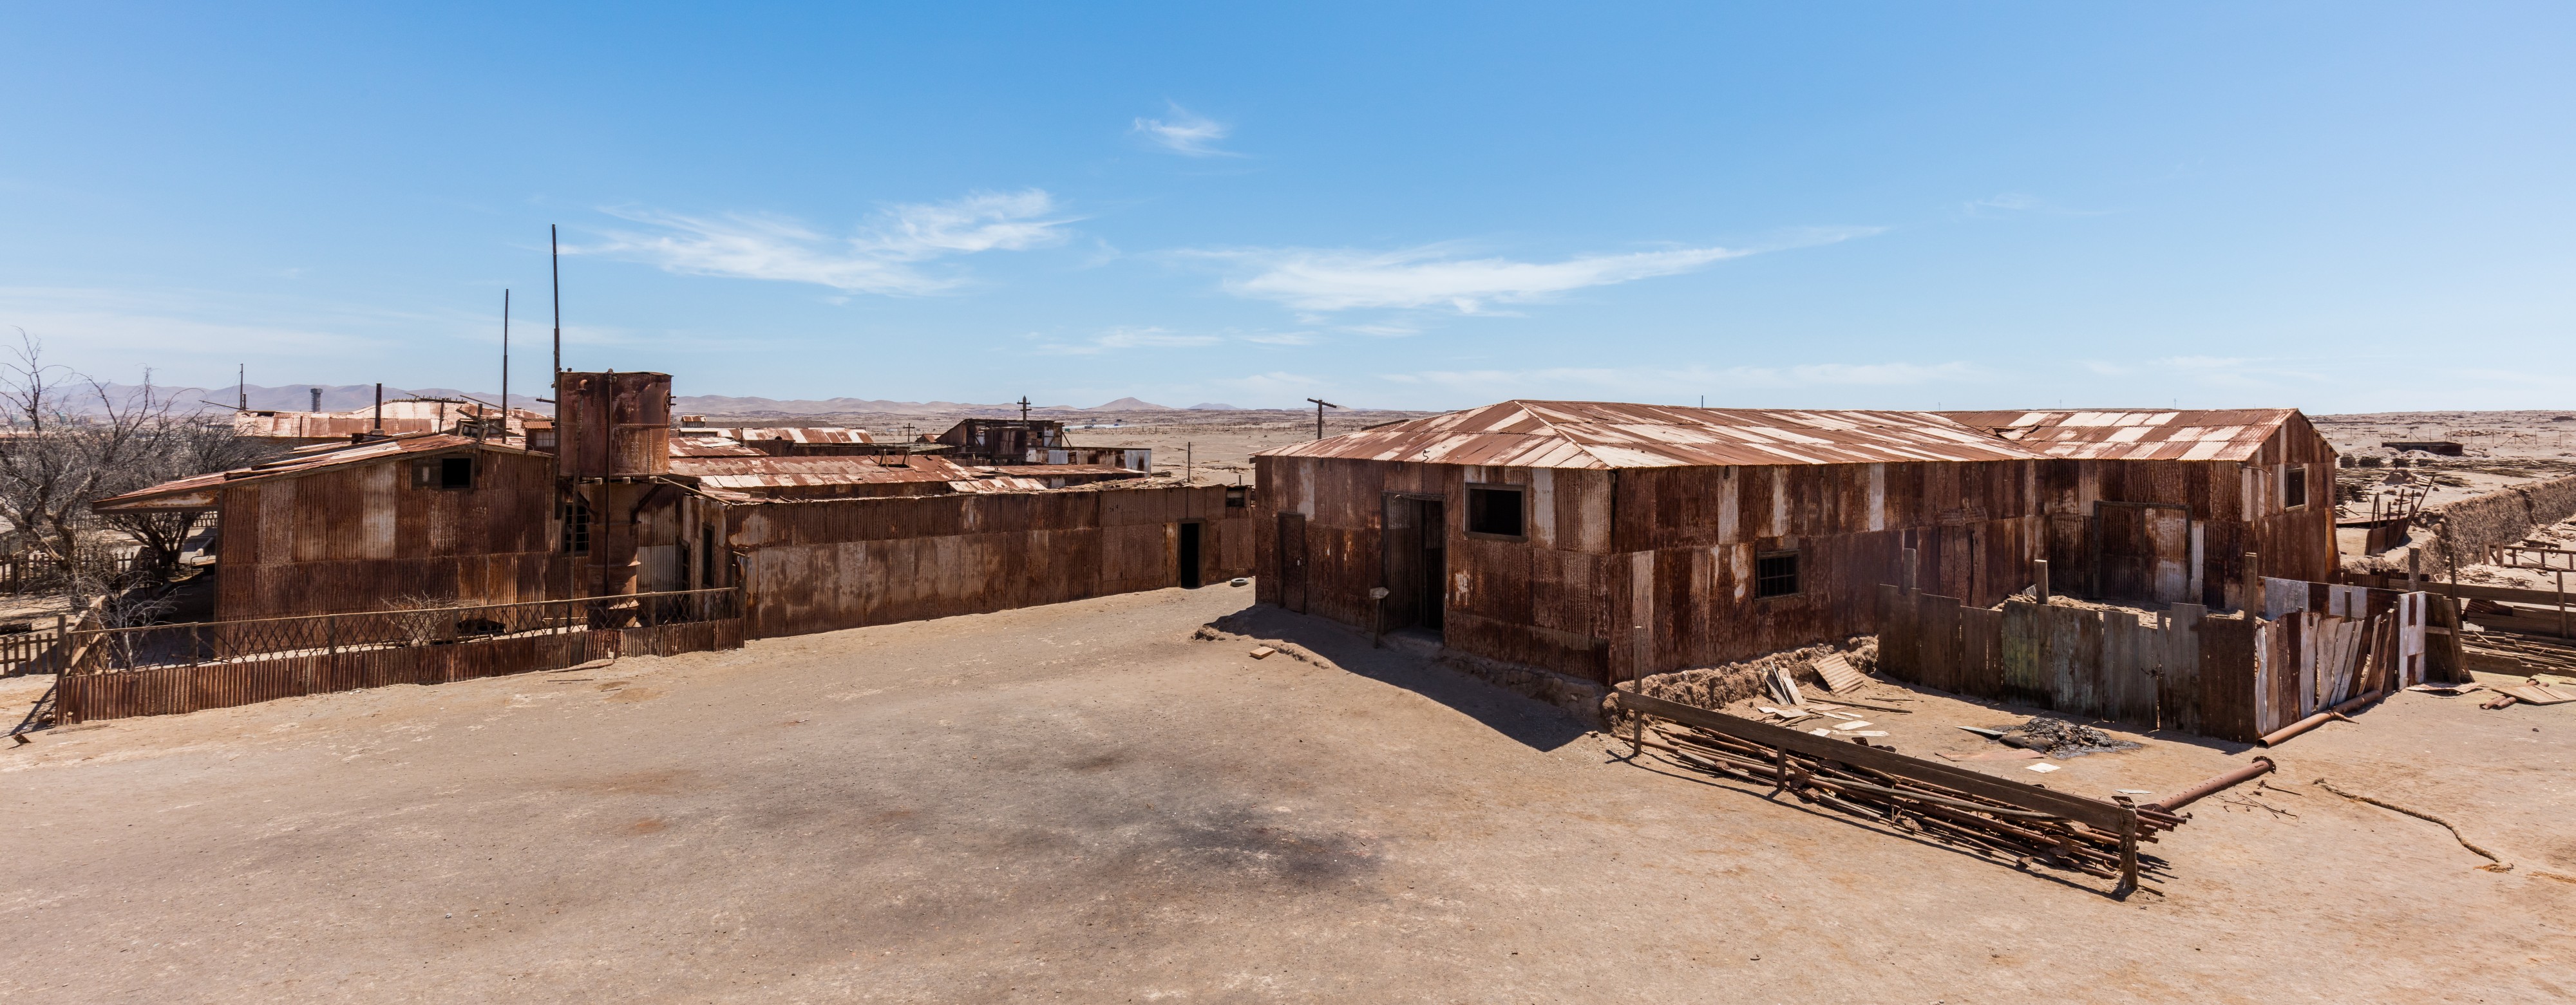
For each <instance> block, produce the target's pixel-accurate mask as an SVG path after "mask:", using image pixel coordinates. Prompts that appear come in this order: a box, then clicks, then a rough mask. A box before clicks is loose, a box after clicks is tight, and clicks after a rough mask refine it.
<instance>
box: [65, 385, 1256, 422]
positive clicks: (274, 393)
mask: <svg viewBox="0 0 2576 1005" xmlns="http://www.w3.org/2000/svg"><path fill="white" fill-rule="evenodd" d="M316 388H319V389H320V390H321V392H322V394H321V397H320V399H319V408H320V410H321V411H325V412H345V411H350V410H353V409H360V408H366V407H368V406H369V405H372V404H374V403H375V400H376V388H375V385H373V384H337V385H333V384H286V385H282V386H276V387H266V386H262V385H258V384H252V385H250V386H248V387H244V388H232V387H218V388H204V387H156V388H153V389H152V390H153V393H154V394H156V395H159V396H161V397H163V398H165V399H169V400H172V401H176V402H178V403H179V407H180V408H181V409H183V410H188V409H205V408H210V407H211V408H232V407H235V406H236V405H237V404H244V403H246V404H247V406H248V407H250V408H252V409H256V410H261V411H280V412H302V411H310V410H313V409H315V407H316V404H315V402H316V399H315V397H314V395H313V391H314V389H316ZM75 390H76V392H77V393H66V395H65V399H64V407H65V410H66V411H70V412H74V413H81V414H86V413H93V412H96V411H98V401H97V398H96V396H95V395H92V394H90V393H89V389H88V388H86V387H81V388H77V389H69V388H67V389H66V391H67V392H72V391H75ZM107 393H108V395H109V396H110V397H111V398H113V399H114V400H116V401H117V402H119V403H120V404H122V403H125V402H129V401H131V400H132V399H133V398H134V397H135V396H137V395H139V394H140V393H142V388H140V387H138V386H135V385H130V384H109V385H107ZM401 398H468V399H472V400H474V401H483V402H491V401H496V400H498V399H499V395H497V394H494V393H492V392H489V391H471V392H468V391H459V390H456V389H455V388H450V387H413V388H403V387H394V386H391V385H387V386H386V387H385V400H387V401H394V400H397V399H401ZM510 405H511V406H512V407H515V408H532V409H536V410H538V411H545V410H546V409H547V407H548V406H547V405H546V403H545V402H542V401H538V400H537V399H536V397H535V396H534V395H527V394H520V393H518V392H517V391H516V390H513V391H512V392H511V394H510ZM672 407H673V408H674V409H675V410H677V411H678V412H680V413H682V414H688V415H834V414H848V413H854V412H876V413H890V414H895V415H933V414H954V413H959V412H966V413H985V414H992V415H1018V414H1019V411H1020V406H1018V405H1017V404H1000V405H977V404H969V403H964V402H955V401H883V400H879V399H874V398H826V399H822V400H819V401H817V400H811V399H802V398H799V399H788V400H780V399H776V398H746V397H733V396H728V395H721V394H684V395H680V396H679V397H678V398H677V399H676V400H675V401H674V402H673V403H672ZM1030 411H1031V412H1178V411H1240V409H1237V408H1236V407H1235V406H1233V405H1227V404H1222V403H1218V402H1201V403H1199V404H1196V405H1192V406H1190V407H1189V408H1187V409H1177V408H1173V407H1171V406H1169V405H1157V404H1154V403H1153V402H1150V401H1142V400H1139V399H1136V398H1120V399H1118V400H1116V401H1112V402H1109V403H1107V404H1104V405H1100V406H1098V407H1095V408H1081V407H1078V406H1069V405H1041V406H1036V407H1033V408H1031V409H1030Z"/></svg>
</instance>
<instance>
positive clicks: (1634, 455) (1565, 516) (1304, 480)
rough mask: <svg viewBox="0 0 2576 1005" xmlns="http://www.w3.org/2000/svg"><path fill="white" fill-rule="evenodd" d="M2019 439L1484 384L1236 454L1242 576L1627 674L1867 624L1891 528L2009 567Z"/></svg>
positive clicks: (1286, 594)
mask: <svg viewBox="0 0 2576 1005" xmlns="http://www.w3.org/2000/svg"><path fill="white" fill-rule="evenodd" d="M2033 458H2034V455H2033V454H2032V453H2030V452H2029V451H2027V450H2025V449H2024V448H2022V447H2020V446H2018V445H2016V444H2013V443H2009V442H2006V441H2003V440H1999V439H1997V438H1995V437H1993V436H1990V435H1986V434H1984V433H1981V432H1979V431H1976V430H1972V429H1969V428H1967V427H1965V426H1963V425H1960V424H1959V423H1956V422H1953V421H1951V420H1949V419H1945V418H1942V417H1940V416H1937V415H1932V414H1929V413H1922V412H1848V411H1846V412H1827V411H1786V410H1742V409H1700V408H1663V407H1657V406H1649V405H1628V404H1610V403H1600V402H1565V401H1507V402H1502V403H1500V404H1495V405H1489V406H1486V407H1483V408H1477V409H1470V410H1467V411H1463V412H1453V413H1449V414H1446V415H1439V416H1433V417H1429V418H1423V419H1414V420H1409V421H1405V422H1398V423H1393V424H1390V425H1386V426H1380V427H1376V428H1373V429H1368V430H1362V431H1359V432H1355V433H1348V434H1344V435H1341V436H1336V437H1332V438H1329V439H1324V440H1317V441H1314V442H1310V443H1304V444H1299V445H1296V446H1291V447H1283V448H1278V449H1274V450H1268V451H1263V452H1262V453H1260V454H1257V455H1255V457H1254V468H1255V471H1256V473H1257V478H1258V484H1259V499H1260V501H1261V504H1262V505H1263V506H1265V507H1268V508H1269V509H1270V511H1271V512H1270V514H1269V516H1268V518H1267V519H1263V520H1260V521H1256V526H1257V527H1258V530H1259V533H1260V535H1261V540H1260V543H1259V545H1258V546H1257V547H1256V550H1255V558H1256V560H1257V562H1258V563H1259V567H1260V570H1261V579H1260V587H1259V590H1260V599H1261V600H1263V601H1267V602H1271V603H1278V604H1282V605H1284V606H1287V607H1288V608H1290V609H1292V610H1298V611H1307V612H1311V613H1315V614H1320V615H1323V616H1327V617H1331V618H1334V619H1336V620H1339V621H1343V622H1346V623H1349V624H1353V625H1359V626H1363V627H1366V626H1369V625H1371V624H1372V623H1375V622H1378V620H1379V619H1380V618H1381V617H1382V618H1383V623H1384V625H1385V626H1386V627H1387V628H1389V629H1395V628H1402V627H1406V626H1414V625H1419V626H1425V627H1429V628H1433V629H1436V630H1438V631H1439V632H1440V633H1441V637H1442V640H1443V642H1444V643H1445V644H1446V645H1448V646H1449V647H1451V648H1453V649H1457V650H1459V651H1462V652H1468V653H1473V654H1476V655H1480V656H1486V657H1489V658H1493V659H1498V660H1504V661H1508V662H1513V663H1520V664H1525V665H1529V666H1536V667H1541V668H1545V669H1548V670H1553V671H1557V672H1560V673H1565V674H1570V675H1573V676H1578V677H1583V678H1588V679H1591V680H1594V681H1600V682H1616V681H1623V680H1629V679H1633V678H1635V677H1638V676H1642V675H1645V674H1651V673H1659V672H1663V671H1667V670H1672V669H1677V668H1681V667H1688V666H1698V665H1705V664H1711V663H1721V662H1726V661H1731V660H1736V659H1742V658H1745V657H1749V656H1755V655H1759V654H1762V653H1767V652H1773V651H1777V650H1780V649H1784V648H1789V647H1792V646H1797V645H1803V644H1807V643H1810V642H1814V641H1818V640H1821V639H1827V638H1836V637H1841V636H1844V635H1849V634H1854V633H1861V632H1868V631H1871V630H1873V628H1874V626H1875V622H1876V596H1877V587H1878V586H1879V584H1881V583H1891V582H1899V581H1900V577H1901V575H1902V572H1901V565H1902V563H1903V561H1904V555H1905V554H1906V553H1907V552H1909V551H1911V552H1912V553H1913V554H1914V555H1916V556H1917V558H1916V561H1917V563H1918V575H1919V580H1918V582H1919V583H1920V585H1921V588H1922V589H1924V590H1927V591H1934V592H1940V593H1943V594H1946V595H1951V596H1958V597H1961V598H1965V599H1967V600H1969V601H1970V602H1973V603H1976V604H1980V605H1983V604H1991V603H1995V602H1997V601H1999V600H2001V599H2002V598H2003V597H2004V596H2005V595H2006V594H2008V593H2010V592H2012V591H2014V590H2018V589H2021V588H2023V587H2024V586H2027V585H2028V584H2029V583H2030V576H2029V574H2030V571H2031V567H2030V559H2031V558H2032V557H2033V556H2034V555H2035V554H2036V553H2037V552H2038V547H2039V534H2040V533H2041V531H2042V527H2043V524H2042V522H2041V520H2040V515H2041V510H2040V508H2039V498H2038V494H2037V484H2036V471H2035V469H2034V468H2033V467H2032V461H2033ZM1379 587H1383V588H1385V589H1386V590H1387V595H1386V597H1385V599H1384V601H1383V603H1384V610H1383V612H1382V613H1381V611H1380V610H1379V607H1378V603H1379V602H1378V601H1375V600H1372V598H1371V596H1370V592H1371V590H1372V589H1373V588H1379Z"/></svg>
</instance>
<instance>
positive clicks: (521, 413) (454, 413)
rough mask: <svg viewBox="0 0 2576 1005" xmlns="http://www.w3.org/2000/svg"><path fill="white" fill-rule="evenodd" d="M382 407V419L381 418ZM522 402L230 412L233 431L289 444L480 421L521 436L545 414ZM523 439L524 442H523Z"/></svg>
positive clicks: (494, 430)
mask: <svg viewBox="0 0 2576 1005" xmlns="http://www.w3.org/2000/svg"><path fill="white" fill-rule="evenodd" d="M380 413H381V418H382V422H379V421H378V419H379V416H380ZM545 418H546V416H545V415H544V414H543V413H540V412H532V411H529V410H527V409H524V408H512V409H507V410H504V409H500V408H495V407H492V406H489V405H485V404H484V403H482V402H479V401H451V400H446V399H440V398H406V399H402V400H398V401H388V402H385V403H384V405H383V407H382V408H381V410H380V409H378V408H375V407H368V408H358V409H351V410H349V411H345V412H290V411H277V410H244V411H238V412H234V413H233V432H234V433H236V434H238V435H241V436H247V437H251V438H254V439H260V440H269V441H273V442H278V443H284V444H287V445H290V446H311V445H317V444H325V443H348V442H350V441H351V440H352V438H354V437H363V436H372V435H379V434H381V435H385V436H401V435H405V434H410V433H455V434H457V435H460V436H471V435H474V431H475V429H474V427H476V426H478V425H479V426H481V427H482V432H483V436H484V438H486V439H503V440H519V439H521V438H522V437H524V436H525V435H526V433H527V425H528V423H529V422H531V421H538V420H543V419H545ZM522 445H524V444H522Z"/></svg>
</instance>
